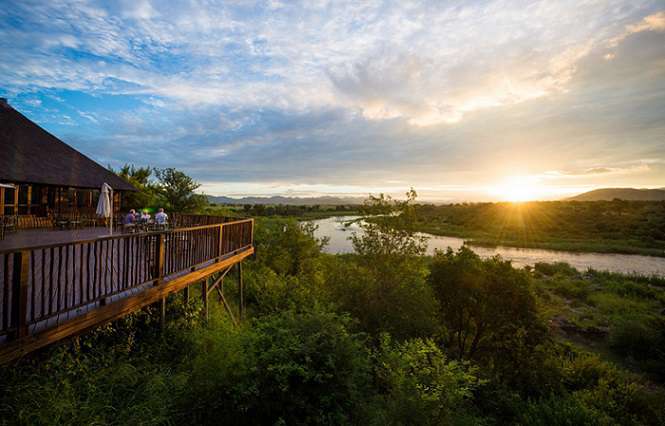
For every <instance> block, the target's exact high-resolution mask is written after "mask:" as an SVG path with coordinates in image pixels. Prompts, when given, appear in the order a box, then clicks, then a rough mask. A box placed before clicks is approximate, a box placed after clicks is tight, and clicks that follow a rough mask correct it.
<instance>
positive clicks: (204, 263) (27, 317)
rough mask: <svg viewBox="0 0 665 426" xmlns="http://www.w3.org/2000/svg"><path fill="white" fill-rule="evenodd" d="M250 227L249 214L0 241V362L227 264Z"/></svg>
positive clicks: (243, 245) (248, 238) (239, 253)
mask: <svg viewBox="0 0 665 426" xmlns="http://www.w3.org/2000/svg"><path fill="white" fill-rule="evenodd" d="M94 229H96V231H95V230H94ZM253 230H254V222H253V220H252V219H248V220H241V221H235V222H228V223H221V224H215V225H206V226H196V227H190V228H181V229H175V230H172V231H165V232H151V233H141V234H125V235H113V236H108V235H107V236H104V235H102V236H97V235H94V236H93V238H89V239H77V240H68V241H59V242H55V243H51V244H46V245H37V246H35V245H26V246H22V247H14V246H10V247H6V248H4V249H1V250H0V362H3V361H8V360H11V359H14V358H16V357H19V356H21V355H23V354H25V353H28V352H30V351H32V350H34V349H37V348H39V347H41V346H45V345H47V344H49V343H51V342H54V341H56V340H59V339H62V338H64V337H67V336H71V335H75V334H77V333H80V332H82V331H85V330H87V329H89V328H91V327H94V326H96V325H99V324H102V323H104V322H107V321H111V320H113V319H116V318H119V317H121V316H123V315H126V314H128V313H130V312H133V311H135V310H137V309H140V308H142V307H143V306H146V305H148V304H151V303H154V302H158V301H160V300H162V301H163V300H164V298H165V297H166V296H167V295H168V294H170V293H173V292H175V291H179V290H182V289H183V288H187V287H188V286H189V285H191V284H195V283H198V282H201V280H203V279H204V278H206V277H208V276H210V275H212V274H215V273H217V272H228V270H229V269H230V268H231V267H232V266H233V265H236V264H239V262H241V261H242V260H243V259H244V258H246V257H247V256H249V255H251V254H252V253H253V252H254V248H253ZM100 231H101V232H105V231H102V229H101V228H93V230H92V231H86V232H92V233H95V232H100ZM31 232H42V233H43V234H42V235H41V238H44V236H46V235H48V234H47V233H45V232H48V231H31ZM53 232H56V233H57V232H58V231H53ZM35 235H37V234H35ZM67 235H68V234H61V237H67ZM24 238H25V237H24ZM34 238H36V239H39V237H34ZM49 238H54V237H49ZM35 241H36V240H35ZM10 243H11V242H10ZM12 244H14V245H15V243H12ZM208 292H209V289H208V287H207V285H206V288H205V296H206V297H207V293H208ZM222 297H223V296H222ZM204 300H207V299H204Z"/></svg>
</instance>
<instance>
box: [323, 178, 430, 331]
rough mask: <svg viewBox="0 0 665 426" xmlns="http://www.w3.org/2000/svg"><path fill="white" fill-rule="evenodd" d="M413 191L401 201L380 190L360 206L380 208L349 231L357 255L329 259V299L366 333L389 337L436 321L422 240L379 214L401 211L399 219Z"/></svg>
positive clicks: (426, 327) (367, 210)
mask: <svg viewBox="0 0 665 426" xmlns="http://www.w3.org/2000/svg"><path fill="white" fill-rule="evenodd" d="M415 197H416V193H415V191H413V190H411V191H409V193H407V200H406V201H403V202H402V201H394V200H392V199H391V198H390V197H387V196H384V195H383V194H381V195H380V196H379V197H371V198H370V200H369V201H368V202H367V203H366V204H365V205H364V206H363V212H364V213H365V214H381V215H384V216H378V217H377V216H373V217H370V218H368V220H366V221H362V222H360V227H361V228H362V231H363V232H362V233H354V235H353V236H352V237H351V238H352V241H353V246H354V249H355V251H356V253H358V254H359V255H360V256H359V257H358V258H357V259H354V260H353V261H351V260H350V261H348V262H334V261H330V262H329V265H328V267H329V269H330V270H329V271H328V273H327V274H326V279H327V282H326V286H325V288H326V291H328V292H329V293H330V297H331V300H332V301H333V302H334V303H337V304H338V305H339V306H340V307H341V308H342V309H343V310H345V311H347V312H350V313H351V314H353V315H354V316H355V317H356V318H358V319H359V320H360V323H361V325H362V326H363V328H364V329H365V330H367V331H369V332H372V333H375V334H376V333H380V332H382V331H386V332H389V333H390V334H391V335H393V336H394V337H395V338H398V339H403V338H408V337H421V336H428V335H430V334H431V333H433V332H434V329H435V327H436V321H435V320H433V318H435V313H436V300H435V299H434V296H433V295H432V291H431V289H430V288H429V287H428V286H427V284H426V282H425V277H426V273H427V269H426V268H425V265H424V259H423V258H422V257H421V256H420V255H422V254H424V253H425V248H426V244H425V242H426V240H425V239H424V238H422V237H420V236H418V235H417V234H416V233H415V232H413V231H411V230H409V229H408V228H405V229H396V228H394V227H393V226H391V224H390V223H389V222H387V221H385V220H384V219H385V217H386V216H385V215H393V216H394V215H402V214H405V213H406V216H405V217H404V218H402V220H404V221H405V222H408V221H409V220H410V218H411V216H410V214H409V213H408V210H409V207H410V204H411V203H412V201H413V200H415Z"/></svg>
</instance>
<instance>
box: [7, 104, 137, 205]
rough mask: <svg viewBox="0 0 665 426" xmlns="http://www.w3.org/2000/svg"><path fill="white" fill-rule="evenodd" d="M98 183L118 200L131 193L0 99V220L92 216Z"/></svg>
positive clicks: (116, 202) (114, 177) (121, 182)
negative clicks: (112, 191) (2, 217)
mask: <svg viewBox="0 0 665 426" xmlns="http://www.w3.org/2000/svg"><path fill="white" fill-rule="evenodd" d="M103 183H107V184H109V185H110V186H111V187H112V188H113V189H114V197H115V199H114V202H113V205H114V209H115V210H116V213H118V212H119V211H120V209H121V205H122V195H123V193H124V192H126V191H136V189H135V188H134V187H133V186H132V185H130V184H129V183H127V182H125V181H124V180H123V179H121V178H120V177H118V176H117V175H116V174H115V173H113V172H111V171H109V170H107V169H106V168H105V167H102V166H101V165H99V164H97V163H96V162H94V161H93V160H91V159H90V158H88V157H86V156H85V155H83V154H81V153H80V152H78V151H77V150H75V149H74V148H72V147H71V146H69V145H67V144H66V143H64V142H63V141H61V140H60V139H58V138H57V137H55V136H53V135H52V134H50V133H49V132H47V131H46V130H44V129H42V128H41V127H40V126H38V125H37V124H35V123H34V122H33V121H31V120H30V119H28V118H27V117H25V116H24V115H23V114H21V113H20V112H18V111H17V110H15V109H14V108H13V107H12V106H11V105H9V103H8V102H7V100H6V99H4V98H0V184H2V185H0V216H2V215H5V216H7V215H17V216H22V215H31V216H36V217H53V218H56V217H61V216H68V215H88V216H93V215H94V214H95V209H96V205H97V199H98V197H99V190H100V188H101V186H102V184H103Z"/></svg>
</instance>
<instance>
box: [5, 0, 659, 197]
mask: <svg viewBox="0 0 665 426" xmlns="http://www.w3.org/2000/svg"><path fill="white" fill-rule="evenodd" d="M664 14H665V12H663V11H662V5H661V4H659V3H658V2H657V1H648V0H638V1H630V2H629V1H623V0H608V1H604V2H596V1H581V2H580V1H575V2H573V1H561V2H550V1H530V2H526V3H524V4H520V5H516V4H515V3H514V2H511V1H508V0H495V1H488V2H473V1H462V2H455V3H444V4H442V3H436V2H428V1H422V2H379V1H376V2H375V1H367V2H355V1H350V0H349V1H343V0H340V1H335V2H321V3H319V2H276V1H269V2H261V1H256V2H215V1H210V2H206V3H205V4H203V3H199V2H189V1H174V2H168V4H167V3H161V2H150V1H138V0H137V1H121V2H113V3H108V2H101V1H84V0H71V1H63V0H59V1H50V2H37V1H29V0H27V1H21V2H18V1H16V2H9V5H8V7H5V8H2V10H0V35H1V37H0V87H2V89H3V90H4V91H5V92H6V93H8V94H11V96H10V97H12V98H13V99H16V102H17V105H18V106H22V105H25V106H33V107H35V106H36V105H30V102H31V101H29V100H27V98H28V97H31V99H40V100H41V101H42V102H43V105H42V106H41V107H40V108H32V111H34V113H35V117H37V118H38V119H39V120H38V121H39V122H40V124H44V125H45V126H46V127H47V128H48V129H49V130H52V131H54V133H56V134H58V135H59V136H61V137H63V138H64V139H65V140H66V141H68V142H71V143H72V144H74V145H75V146H77V148H79V149H82V150H83V151H84V152H85V153H86V154H89V155H91V156H93V157H94V158H96V159H98V160H99V161H100V162H102V163H104V164H106V163H111V164H114V165H118V164H122V163H123V162H136V163H142V164H154V165H156V166H162V167H164V166H176V167H179V168H182V169H185V170H186V171H188V172H190V173H191V174H193V175H194V176H195V177H196V178H197V179H199V180H201V181H203V182H206V183H210V184H212V183H214V184H215V185H216V186H215V187H216V188H220V182H227V183H229V184H231V183H234V185H236V184H237V185H238V186H240V185H241V183H243V184H249V183H253V184H257V185H258V184H260V182H267V183H270V185H272V186H270V188H274V187H275V186H274V185H281V186H282V187H283V188H297V187H298V185H321V184H322V182H325V183H326V185H329V186H328V187H326V188H329V187H333V186H334V187H337V188H346V189H344V190H345V191H346V190H349V192H355V191H352V190H351V189H349V188H363V187H372V188H394V187H396V186H397V185H394V184H391V183H389V182H395V181H399V182H408V184H407V183H405V186H409V185H416V186H420V187H423V188H430V189H431V191H432V193H440V194H442V193H443V192H446V191H448V192H450V193H456V194H457V193H459V192H460V191H454V190H453V189H452V188H453V187H456V188H457V187H461V186H466V187H477V188H481V187H483V185H485V184H487V183H491V182H492V181H493V180H496V179H499V178H500V176H502V175H506V174H523V175H541V174H543V173H545V172H546V171H548V170H564V171H565V170H568V171H569V172H561V173H562V175H566V174H567V173H568V174H572V175H575V176H576V178H575V179H579V180H580V182H582V181H585V179H586V181H585V182H596V181H595V180H594V179H606V180H610V179H614V178H617V179H619V178H621V177H622V176H623V177H626V176H630V177H631V178H633V177H634V178H635V179H641V180H639V181H638V183H640V182H641V183H642V184H644V185H650V184H651V183H653V182H655V181H657V180H658V179H661V181H662V179H663V177H664V176H665V175H664V174H663V172H662V167H661V166H660V165H657V164H654V165H649V167H650V168H649V169H648V170H647V169H644V170H636V171H635V173H631V174H621V173H619V171H618V170H623V169H631V167H633V165H628V166H627V165H625V164H621V161H639V160H640V159H644V158H651V159H662V158H665V148H664V147H663V145H662V141H663V137H665V129H664V126H665V125H664V124H663V122H662V117H663V114H665V84H664V81H665V69H664V65H663V62H662V58H663V55H664V54H665V48H664V47H663V46H665V40H663V22H664V20H665V18H664V16H665V15H664ZM38 95H39V96H38ZM13 99H12V102H14V100H13ZM24 99H26V100H24ZM22 103H23V104H22ZM46 109H50V110H52V111H58V113H52V112H50V111H48V113H47V111H46ZM65 116H67V117H68V118H65ZM522 169H524V170H522ZM562 179H564V178H562ZM568 179H569V180H570V179H572V178H568ZM273 184H274V185H273ZM250 187H253V186H251V185H250ZM308 188H309V187H308Z"/></svg>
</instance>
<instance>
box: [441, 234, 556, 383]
mask: <svg viewBox="0 0 665 426" xmlns="http://www.w3.org/2000/svg"><path fill="white" fill-rule="evenodd" d="M429 283H430V285H431V286H432V288H433V290H434V294H435V295H436V298H437V299H438V301H439V303H440V305H441V316H440V320H441V323H442V324H443V325H444V326H445V327H446V329H447V336H446V344H447V346H448V347H450V348H451V349H452V350H453V352H454V353H455V354H456V356H457V357H458V358H460V359H474V360H477V361H480V362H482V363H483V364H484V365H491V366H493V367H494V368H498V369H506V373H507V374H508V375H514V372H515V371H518V370H519V369H521V368H524V367H525V364H524V363H525V359H526V358H525V357H529V356H531V354H535V353H536V348H537V346H538V345H539V344H541V343H545V342H546V341H547V337H548V334H547V329H546V327H545V325H544V322H543V321H542V319H541V318H540V317H539V316H538V310H537V305H536V299H535V295H534V293H533V290H532V283H531V280H530V277H529V275H528V274H527V273H526V272H524V271H521V270H517V269H514V268H513V267H512V266H511V264H510V262H506V261H503V260H502V259H501V258H499V257H495V258H492V259H488V260H481V259H480V257H478V255H477V254H475V253H474V252H472V251H471V250H470V249H469V248H467V247H462V248H461V249H460V250H459V251H458V252H457V253H454V252H453V251H452V250H450V249H449V250H448V251H447V252H446V253H442V252H439V253H438V254H437V255H436V256H435V257H434V260H433V262H432V265H431V273H430V277H429Z"/></svg>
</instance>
